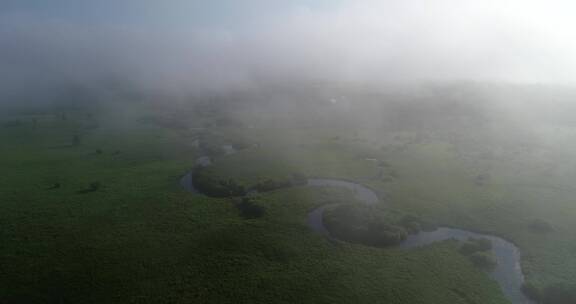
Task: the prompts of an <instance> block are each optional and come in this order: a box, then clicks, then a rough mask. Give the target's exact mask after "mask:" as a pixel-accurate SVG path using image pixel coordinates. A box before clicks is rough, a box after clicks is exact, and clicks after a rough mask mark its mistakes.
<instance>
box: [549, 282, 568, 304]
mask: <svg viewBox="0 0 576 304" xmlns="http://www.w3.org/2000/svg"><path fill="white" fill-rule="evenodd" d="M542 303H543V304H574V303H576V285H574V284H572V285H568V284H554V285H551V286H548V287H546V288H545V289H544V291H543V292H542Z"/></svg>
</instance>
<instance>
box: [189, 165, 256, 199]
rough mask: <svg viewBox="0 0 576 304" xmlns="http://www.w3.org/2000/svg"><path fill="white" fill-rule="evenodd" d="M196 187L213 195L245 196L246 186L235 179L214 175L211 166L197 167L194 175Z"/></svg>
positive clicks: (206, 193)
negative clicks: (220, 177)
mask: <svg viewBox="0 0 576 304" xmlns="http://www.w3.org/2000/svg"><path fill="white" fill-rule="evenodd" d="M192 183H193V184H194V188H196V189H198V191H200V192H201V193H203V194H205V195H208V196H212V197H233V196H244V195H246V193H247V190H246V187H244V186H243V185H241V184H240V183H238V182H237V181H236V180H234V179H231V178H229V179H219V178H217V177H214V176H213V172H212V169H211V168H209V167H204V168H197V169H196V170H194V173H193V175H192Z"/></svg>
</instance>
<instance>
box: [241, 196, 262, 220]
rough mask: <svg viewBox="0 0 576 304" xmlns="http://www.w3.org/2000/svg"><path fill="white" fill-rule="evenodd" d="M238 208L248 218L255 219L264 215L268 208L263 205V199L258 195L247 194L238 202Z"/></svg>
mask: <svg viewBox="0 0 576 304" xmlns="http://www.w3.org/2000/svg"><path fill="white" fill-rule="evenodd" d="M236 208H238V210H239V211H240V215H241V216H242V217H244V218H246V219H255V218H260V217H262V216H264V214H265V213H266V208H264V206H262V201H261V199H260V198H259V197H258V196H245V197H243V198H242V199H240V201H239V202H238V203H236Z"/></svg>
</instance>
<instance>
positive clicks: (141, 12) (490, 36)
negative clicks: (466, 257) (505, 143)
mask: <svg viewBox="0 0 576 304" xmlns="http://www.w3.org/2000/svg"><path fill="white" fill-rule="evenodd" d="M575 9H576V4H572V3H571V2H570V1H566V0H547V1H544V0H525V1H520V0H499V1H496V0H485V1H470V0H404V1H392V0H378V1H376V0H333V1H329V0H294V1H280V0H246V1H233V0H220V1H218V0H214V1H185V0H172V1H170V0H167V1H153V0H116V1H113V0H100V1H87V0H84V1H81V0H76V1H74V0H50V1H48V0H43V1H42V0H37V1H33V0H28V1H26V0H3V1H1V2H0V100H6V99H11V98H13V97H14V96H18V95H19V94H22V93H24V92H26V93H27V94H30V92H36V93H38V94H40V93H42V92H45V91H49V90H53V89H54V88H57V87H63V86H67V85H80V86H94V87H98V86H99V85H101V84H102V83H110V82H122V83H126V84H130V85H132V86H134V87H138V88H143V89H147V90H161V91H165V92H178V93H182V94H186V93H187V92H188V91H191V90H201V89H214V90H217V89H221V88H231V87H232V88H234V87H245V86H254V85H257V83H258V82H260V81H261V80H262V79H266V80H270V79H278V80H279V81H280V80H286V79H290V80H300V81H337V82H338V81H340V82H370V83H387V82H429V81H433V82H451V81H461V80H466V81H486V82H514V83H553V84H568V85H572V84H573V83H574V82H575V80H576V55H575V54H576V39H575V38H576V21H575V20H576V18H573V16H572V14H571V12H574V11H576V10H575ZM31 88H33V89H31ZM6 96H9V97H6Z"/></svg>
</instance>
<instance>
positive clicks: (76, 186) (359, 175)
mask: <svg viewBox="0 0 576 304" xmlns="http://www.w3.org/2000/svg"><path fill="white" fill-rule="evenodd" d="M152 113H154V112H152ZM142 115H147V112H146V111H145V110H141V111H140V110H139V109H132V110H131V111H129V114H127V113H125V112H123V111H118V110H114V111H108V112H107V111H101V112H98V114H97V115H94V117H92V118H87V117H85V116H84V115H83V114H81V113H77V112H72V113H68V115H67V118H66V119H65V120H63V119H61V118H59V117H58V115H53V114H50V113H48V114H37V115H35V116H34V117H35V118H37V120H38V121H37V125H36V126H35V127H34V126H33V125H32V123H30V120H31V119H32V118H31V116H30V115H24V116H18V117H16V118H14V117H7V118H6V117H4V118H3V119H8V120H12V119H18V120H20V121H22V122H23V123H22V124H19V125H10V126H6V127H1V128H0V138H1V139H2V140H1V141H0V167H1V168H2V171H1V172H2V174H1V175H0V228H1V229H0V243H1V244H2V245H1V246H0V265H1V269H2V270H1V273H0V299H2V302H5V303H382V302H384V303H455V304H457V303H507V301H506V299H504V297H503V296H502V294H501V292H500V291H499V287H498V285H497V284H496V283H495V282H494V281H492V280H490V279H489V277H488V276H487V275H486V274H485V273H484V272H482V271H480V270H478V269H477V268H475V267H474V266H473V265H472V264H471V263H470V262H469V261H468V260H467V259H466V258H465V257H463V256H462V255H460V254H459V253H458V251H457V245H456V244H455V243H452V242H445V243H441V244H436V245H433V246H429V247H426V248H422V249H417V250H410V251H403V250H381V249H376V248H370V247H366V246H361V245H351V244H344V243H333V242H330V241H328V240H327V239H325V238H323V237H322V236H319V235H316V234H314V233H313V232H311V231H310V230H309V229H308V227H307V226H306V223H305V219H306V214H307V213H308V212H309V211H310V210H311V209H313V208H314V207H316V206H318V205H320V204H324V203H327V202H331V201H334V200H341V201H348V202H352V201H353V199H352V195H351V193H347V192H346V191H343V190H336V189H311V188H306V187H295V188H289V189H283V190H278V191H273V192H270V193H266V194H263V197H262V200H263V201H264V202H265V207H266V213H265V215H264V216H263V217H261V218H258V219H250V220H246V219H244V218H242V217H241V216H240V214H239V212H238V210H237V209H236V208H235V207H234V204H233V203H232V201H231V200H230V199H214V198H208V197H205V196H202V195H195V194H191V193H188V192H185V191H184V190H182V189H180V187H179V185H178V181H179V178H180V176H181V175H182V174H183V173H184V172H186V171H187V170H188V169H189V168H190V167H191V166H192V165H193V163H194V160H195V158H196V157H197V156H198V155H199V151H197V149H196V148H195V147H194V146H193V145H191V144H190V142H191V141H192V139H193V138H195V136H196V135H197V134H196V133H197V130H196V126H195V123H196V122H195V121H194V119H193V118H192V119H191V123H190V125H191V127H190V128H181V129H180V128H173V127H166V126H158V125H155V124H147V123H142V122H138V118H139V117H140V116H142ZM93 125H97V127H90V126H93ZM217 131H218V132H221V133H222V134H224V135H226V136H230V137H235V136H234V133H235V132H237V130H234V129H230V130H227V129H220V130H217ZM251 132H252V133H251ZM331 132H332V133H334V132H335V131H334V130H332V131H327V130H324V129H318V130H310V129H294V130H283V132H281V133H280V132H279V133H275V130H272V129H266V130H263V129H259V128H255V129H251V131H250V130H245V133H244V134H245V138H248V139H249V140H251V141H255V142H258V143H260V146H259V147H257V148H249V149H246V150H243V151H241V152H240V153H238V154H235V155H231V156H229V157H220V158H217V160H216V167H215V168H217V169H221V170H224V171H222V172H219V174H223V175H227V176H232V177H234V178H245V179H246V182H247V183H249V182H252V181H253V180H254V179H259V178H271V177H274V176H278V175H284V174H288V173H291V172H293V171H294V169H298V170H301V171H303V172H305V173H306V174H308V175H310V176H329V177H341V178H347V179H356V180H365V179H366V178H369V177H371V176H374V175H376V173H377V172H378V169H377V168H375V167H374V163H373V162H370V161H366V160H365V158H366V157H367V156H369V155H368V154H367V153H379V152H377V151H376V152H374V151H372V150H371V148H370V149H369V148H362V145H356V146H357V147H360V148H352V147H351V146H350V144H349V142H346V139H335V138H334V136H342V135H341V134H340V135H335V134H331ZM336 133H337V132H336ZM75 134H80V135H81V136H80V139H81V143H80V144H78V145H76V146H75V145H73V144H72V142H73V140H72V138H73V136H74V135H75ZM351 136H352V135H351ZM291 140H294V141H296V140H298V142H300V143H301V145H296V146H294V145H290V144H289V143H290V141H291ZM352 142H354V141H352ZM358 149H360V150H362V151H360V150H358ZM98 150H100V151H98ZM367 151H368V152H367ZM401 159H402V158H400V157H399V158H398V160H399V161H400V160H401ZM391 163H392V162H391ZM395 166H396V165H395ZM398 171H400V172H401V178H400V179H399V180H403V179H404V178H406V180H409V178H411V175H410V172H409V171H407V170H405V169H404V168H403V167H401V166H400V165H398ZM254 172H260V173H258V174H256V173H254ZM414 174H416V172H414ZM404 175H405V176H406V177H404ZM412 178H413V177H412ZM94 182H98V183H99V184H100V185H101V187H100V188H98V189H97V190H96V191H85V190H86V189H87V188H88V189H89V185H90V184H91V183H94ZM422 183H423V182H422ZM55 184H59V187H54V185H55ZM393 184H394V183H391V182H386V183H383V184H379V182H378V181H373V182H371V183H370V185H371V186H373V187H377V189H379V190H380V191H382V192H387V193H388V192H389V194H390V195H391V196H392V198H391V199H390V201H389V202H388V203H389V204H393V205H395V207H398V208H399V209H407V210H416V209H417V208H418V207H423V206H425V208H423V210H420V211H419V214H422V215H426V216H429V217H430V218H434V219H438V220H445V221H446V222H449V221H448V219H450V217H449V216H447V215H446V214H450V211H449V210H447V211H445V213H443V212H442V211H436V212H432V211H430V209H434V208H431V207H430V206H426V204H425V203H424V202H425V201H426V199H425V198H426V197H427V195H428V193H426V192H424V193H425V194H422V197H424V199H423V198H421V197H418V199H416V198H413V197H412V196H408V195H402V191H403V190H402V186H401V185H402V184H400V182H398V184H394V185H395V186H392V185H393ZM404 187H408V186H407V185H405V186H404ZM414 187H416V186H414ZM51 188H53V189H51ZM405 191H413V189H409V190H405ZM398 198H402V199H398ZM437 199H440V198H437ZM431 201H432V202H434V200H431ZM435 204H437V206H436V207H437V208H444V207H446V206H450V207H452V206H453V204H455V203H452V204H449V205H442V203H435ZM473 206H475V208H479V207H478V205H477V204H475V205H473ZM461 208H462V212H476V211H475V210H468V209H466V208H465V207H461ZM496 220H497V219H496ZM478 222H479V223H481V220H478ZM449 223H454V224H458V222H456V221H455V220H453V222H449ZM480 228H481V226H480ZM542 246H545V245H542ZM543 248H545V247H543ZM537 253H538V252H535V253H534V254H537ZM536 257H538V258H539V259H538V260H536V262H537V261H539V260H545V259H546V257H541V256H538V255H536ZM536 262H534V265H538V264H537V263H536ZM537 269H538V268H535V270H537ZM547 270H548V269H547ZM550 271H552V270H550ZM551 273H553V274H554V275H562V271H558V272H551Z"/></svg>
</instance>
